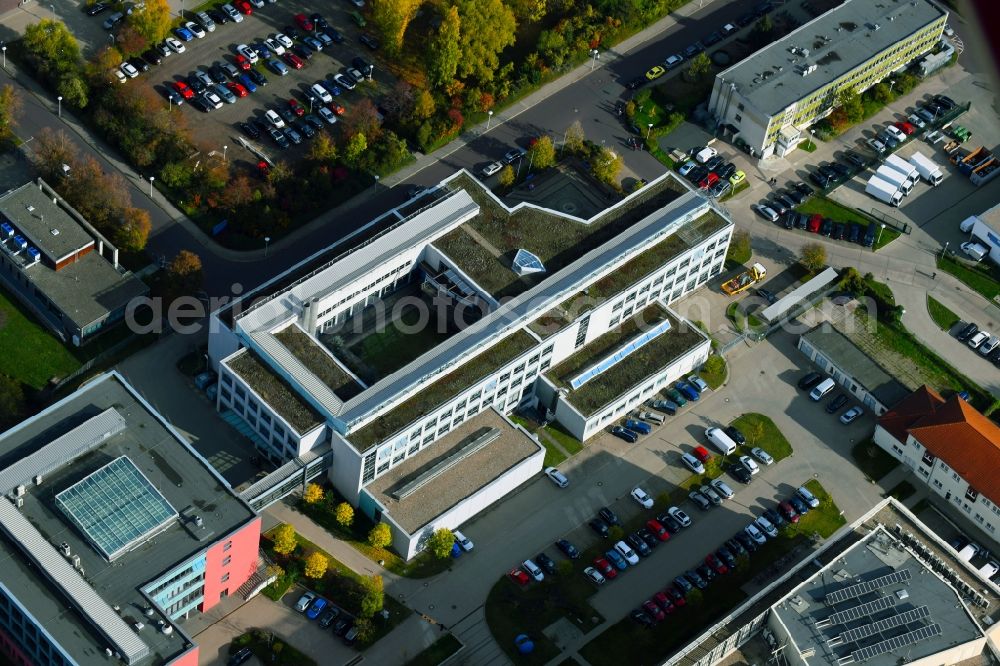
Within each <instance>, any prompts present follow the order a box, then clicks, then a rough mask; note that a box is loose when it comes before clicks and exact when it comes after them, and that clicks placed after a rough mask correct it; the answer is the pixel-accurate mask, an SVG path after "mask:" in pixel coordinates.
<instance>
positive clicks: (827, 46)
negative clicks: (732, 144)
mask: <svg viewBox="0 0 1000 666" xmlns="http://www.w3.org/2000/svg"><path fill="white" fill-rule="evenodd" d="M947 20H948V13H947V12H946V11H944V10H943V9H941V7H940V6H939V5H938V4H935V3H933V2H931V1H930V0H908V1H906V2H903V1H900V0H889V1H887V2H872V1H871V0H846V1H845V2H844V3H842V4H840V5H838V6H837V7H835V8H833V9H831V10H830V11H828V12H826V13H824V14H822V15H820V16H818V17H816V18H815V19H813V20H812V21H809V22H808V23H806V24H805V25H802V26H800V27H799V28H797V29H796V30H794V31H792V32H791V33H789V34H787V35H785V36H784V37H781V38H780V39H777V40H775V41H774V42H772V43H771V44H769V45H768V46H766V47H765V48H763V49H761V50H759V51H757V52H756V53H754V54H753V55H751V56H749V57H747V58H745V59H743V60H742V61H740V62H739V63H737V64H735V65H733V66H732V67H730V68H729V69H726V70H725V71H723V72H720V73H719V74H718V75H717V76H716V79H715V84H714V86H713V88H712V96H711V99H710V101H709V105H708V110H709V113H710V114H712V116H713V117H714V119H715V121H716V123H717V125H718V126H719V127H720V129H722V130H723V132H724V133H725V134H728V135H730V136H733V137H734V138H735V139H741V140H742V141H745V142H746V143H747V144H748V145H749V147H750V148H751V149H752V150H753V155H754V156H756V157H767V156H769V155H772V154H773V155H777V156H778V157H781V156H783V155H785V154H787V153H788V152H790V151H792V150H794V149H795V148H796V147H797V146H798V145H799V143H800V142H802V141H805V140H806V138H807V137H806V135H805V134H804V132H805V131H806V129H807V128H808V127H809V126H810V125H812V124H813V123H814V122H816V121H817V120H819V119H820V118H823V117H824V116H826V115H827V114H829V113H830V111H832V110H833V108H834V107H835V106H836V103H837V97H838V95H840V93H841V92H842V91H845V90H854V91H856V92H858V93H861V92H864V91H865V90H867V89H868V88H870V87H871V86H873V85H875V84H876V83H878V82H879V81H881V80H883V79H885V78H886V77H887V76H889V74H891V73H893V72H896V71H899V70H901V69H903V68H905V67H906V66H907V65H909V64H910V63H911V62H913V61H914V60H917V59H918V58H919V57H920V56H922V55H923V54H925V53H927V52H929V51H930V50H931V49H933V48H934V46H935V45H936V44H938V43H939V42H940V41H941V36H942V34H943V32H944V27H945V23H946V22H947Z"/></svg>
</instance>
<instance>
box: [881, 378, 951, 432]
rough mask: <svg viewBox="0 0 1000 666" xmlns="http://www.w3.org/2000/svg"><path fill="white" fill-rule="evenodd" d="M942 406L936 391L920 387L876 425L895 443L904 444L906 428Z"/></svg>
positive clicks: (884, 415)
mask: <svg viewBox="0 0 1000 666" xmlns="http://www.w3.org/2000/svg"><path fill="white" fill-rule="evenodd" d="M943 404H944V398H942V397H941V396H940V395H939V394H938V393H937V391H935V390H934V389H932V388H930V387H928V386H926V385H925V386H921V387H920V388H918V389H917V390H916V391H914V392H913V393H911V394H910V395H908V396H906V397H905V398H903V399H902V400H900V401H899V403H897V404H896V406H895V407H893V408H892V409H890V410H889V411H888V412H886V413H885V414H883V415H882V416H881V417H880V418H879V420H878V424H879V425H880V426H882V427H883V428H884V429H885V430H887V431H889V434H890V435H892V436H893V437H895V438H896V440H897V441H899V442H905V441H906V430H907V428H909V427H910V426H911V425H913V424H914V423H916V421H917V420H919V419H920V418H922V417H923V416H925V415H927V414H933V413H934V410H936V409H937V408H938V406H940V405H943Z"/></svg>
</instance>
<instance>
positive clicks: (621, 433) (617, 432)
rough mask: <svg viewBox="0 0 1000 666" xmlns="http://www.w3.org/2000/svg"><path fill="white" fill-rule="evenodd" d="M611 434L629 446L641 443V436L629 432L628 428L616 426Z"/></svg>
mask: <svg viewBox="0 0 1000 666" xmlns="http://www.w3.org/2000/svg"><path fill="white" fill-rule="evenodd" d="M611 434H612V435H614V436H615V437H618V438H619V439H623V440H625V441H626V442H628V443H629V444H635V443H636V442H637V441H639V435H637V434H636V433H635V432H633V431H631V430H629V429H628V428H623V427H621V426H614V427H613V428H611Z"/></svg>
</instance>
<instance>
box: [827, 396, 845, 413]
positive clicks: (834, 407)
mask: <svg viewBox="0 0 1000 666" xmlns="http://www.w3.org/2000/svg"><path fill="white" fill-rule="evenodd" d="M846 404H847V396H846V395H844V394H843V393H838V394H837V395H836V396H835V397H834V398H833V400H831V401H830V402H829V403H828V404H827V406H826V413H827V414H835V413H836V412H839V411H840V408H841V407H843V406H844V405H846Z"/></svg>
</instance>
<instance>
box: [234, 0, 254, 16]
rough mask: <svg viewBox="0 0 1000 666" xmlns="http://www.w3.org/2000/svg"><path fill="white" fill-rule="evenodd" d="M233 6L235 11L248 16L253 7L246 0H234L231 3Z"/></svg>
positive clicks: (251, 12)
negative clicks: (234, 0)
mask: <svg viewBox="0 0 1000 666" xmlns="http://www.w3.org/2000/svg"><path fill="white" fill-rule="evenodd" d="M233 6H234V7H236V9H237V11H239V13H240V14H243V15H244V16H250V15H251V14H253V7H251V6H250V3H249V2H247V0H236V2H234V3H233Z"/></svg>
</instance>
